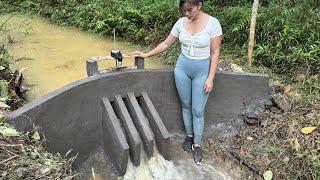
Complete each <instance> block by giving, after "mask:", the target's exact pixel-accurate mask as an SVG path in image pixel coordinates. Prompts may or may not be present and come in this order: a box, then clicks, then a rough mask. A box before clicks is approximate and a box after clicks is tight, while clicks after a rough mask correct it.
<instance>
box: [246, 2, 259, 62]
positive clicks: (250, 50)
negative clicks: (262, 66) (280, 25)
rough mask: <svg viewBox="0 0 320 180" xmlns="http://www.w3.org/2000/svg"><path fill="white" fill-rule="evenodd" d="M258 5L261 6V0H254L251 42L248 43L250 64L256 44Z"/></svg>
mask: <svg viewBox="0 0 320 180" xmlns="http://www.w3.org/2000/svg"><path fill="white" fill-rule="evenodd" d="M258 6H259V0H254V2H253V6H252V16H251V24H250V34H249V44H248V60H249V64H250V65H251V64H252V53H253V46H254V34H255V29H256V20H257V16H258Z"/></svg>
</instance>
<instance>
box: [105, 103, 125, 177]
mask: <svg viewBox="0 0 320 180" xmlns="http://www.w3.org/2000/svg"><path fill="white" fill-rule="evenodd" d="M102 112H103V115H102V145H103V149H104V152H105V153H106V154H107V155H108V157H110V159H111V161H112V163H113V164H114V166H115V167H116V169H117V170H118V172H119V175H120V176H122V175H124V174H125V172H126V169H127V164H128V160H129V146H128V143H127V140H126V137H125V134H124V132H123V130H122V127H121V125H120V123H119V120H118V118H117V116H116V114H115V112H114V111H113V108H112V106H111V103H110V101H109V99H108V98H106V97H103V98H102Z"/></svg>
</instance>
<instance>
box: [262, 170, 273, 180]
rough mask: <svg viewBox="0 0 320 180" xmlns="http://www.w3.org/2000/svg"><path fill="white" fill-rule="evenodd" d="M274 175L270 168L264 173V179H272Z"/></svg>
mask: <svg viewBox="0 0 320 180" xmlns="http://www.w3.org/2000/svg"><path fill="white" fill-rule="evenodd" d="M272 176H273V173H272V171H270V170H268V171H266V172H264V173H263V179H264V180H271V179H272Z"/></svg>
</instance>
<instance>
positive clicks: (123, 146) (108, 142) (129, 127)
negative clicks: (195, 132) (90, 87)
mask: <svg viewBox="0 0 320 180" xmlns="http://www.w3.org/2000/svg"><path fill="white" fill-rule="evenodd" d="M141 94H142V104H143V108H144V109H146V110H147V114H148V117H149V118H150V119H149V120H151V122H152V129H154V130H156V132H157V134H156V137H158V138H157V139H158V140H159V142H160V143H161V144H160V145H159V147H162V152H163V151H164V149H163V146H164V142H166V141H168V140H169V133H168V131H167V129H166V128H165V126H164V125H163V122H162V120H161V119H160V116H159V114H158V112H157V111H156V109H155V108H154V106H153V104H152V102H151V100H150V98H149V96H148V94H147V93H146V92H142V93H141ZM125 102H126V105H125V103H124V101H123V99H122V97H121V96H120V95H116V96H115V98H114V102H110V101H109V99H108V98H107V97H103V98H102V103H101V105H102V144H103V149H104V151H105V153H106V154H108V155H110V157H111V160H112V162H113V164H114V165H115V166H116V168H117V170H118V172H119V174H120V175H124V173H125V172H126V168H127V162H128V158H129V154H130V158H131V160H132V163H133V164H134V165H135V166H139V165H140V154H141V152H140V149H141V139H142V144H143V147H144V150H145V152H146V154H147V157H148V158H149V159H150V158H151V157H152V156H153V151H154V146H155V136H154V133H153V131H152V130H151V127H150V124H149V122H148V120H147V117H146V116H145V114H144V112H143V110H142V109H141V107H140V105H139V103H138V101H137V99H136V97H135V96H134V94H133V93H128V94H127V96H126V98H125ZM111 103H112V104H114V105H113V106H112V105H111ZM114 109H115V110H114ZM115 112H117V114H116V113H115ZM138 132H139V133H138ZM139 134H140V135H139Z"/></svg>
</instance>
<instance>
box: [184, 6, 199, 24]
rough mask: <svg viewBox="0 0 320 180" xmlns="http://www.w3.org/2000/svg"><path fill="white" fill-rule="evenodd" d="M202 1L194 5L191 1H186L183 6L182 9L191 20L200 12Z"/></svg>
mask: <svg viewBox="0 0 320 180" xmlns="http://www.w3.org/2000/svg"><path fill="white" fill-rule="evenodd" d="M201 6H202V3H199V5H192V4H191V3H184V4H183V5H182V6H181V10H182V11H183V12H184V14H185V16H186V17H187V18H188V19H189V20H194V19H195V17H197V15H198V14H199V13H200V9H201Z"/></svg>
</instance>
